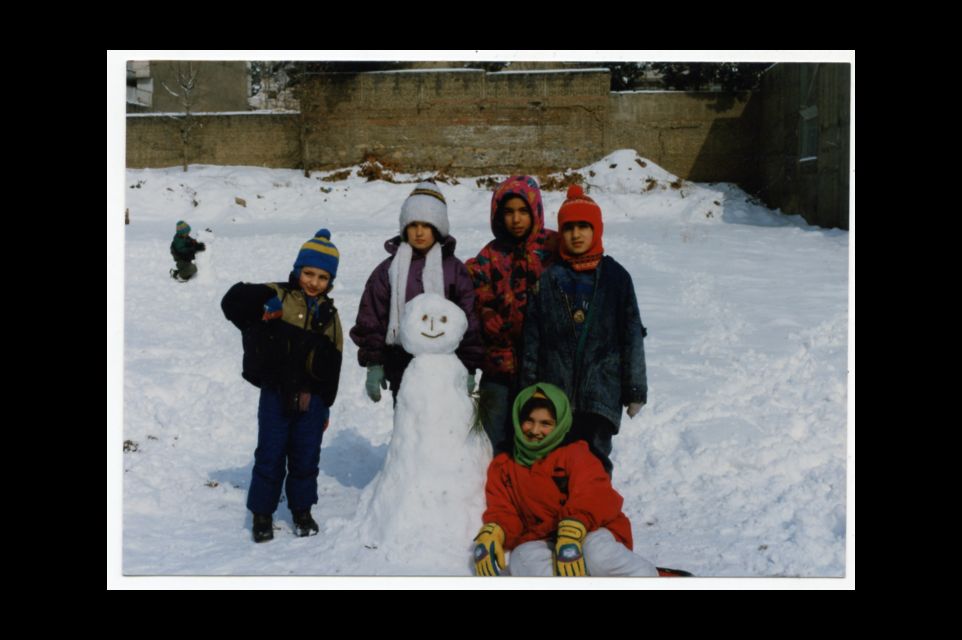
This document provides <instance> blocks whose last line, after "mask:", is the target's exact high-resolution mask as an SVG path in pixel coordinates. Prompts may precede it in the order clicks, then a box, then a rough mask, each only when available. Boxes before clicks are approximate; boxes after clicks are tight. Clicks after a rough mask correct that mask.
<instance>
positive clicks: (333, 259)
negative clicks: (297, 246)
mask: <svg viewBox="0 0 962 640" xmlns="http://www.w3.org/2000/svg"><path fill="white" fill-rule="evenodd" d="M340 259H341V254H340V253H338V251H337V247H335V246H334V243H333V242H331V232H330V231H328V230H327V229H318V231H317V233H315V234H314V237H313V238H311V239H310V240H308V241H307V242H305V243H304V244H303V245H302V246H301V250H300V252H299V253H298V254H297V260H295V261H294V271H295V272H298V273H299V272H300V270H301V269H302V268H303V267H316V268H318V269H324V271H327V272H328V273H329V274H331V279H332V280H333V279H334V277H335V276H337V263H338V262H339V261H340Z"/></svg>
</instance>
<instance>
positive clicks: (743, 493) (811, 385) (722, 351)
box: [108, 151, 854, 577]
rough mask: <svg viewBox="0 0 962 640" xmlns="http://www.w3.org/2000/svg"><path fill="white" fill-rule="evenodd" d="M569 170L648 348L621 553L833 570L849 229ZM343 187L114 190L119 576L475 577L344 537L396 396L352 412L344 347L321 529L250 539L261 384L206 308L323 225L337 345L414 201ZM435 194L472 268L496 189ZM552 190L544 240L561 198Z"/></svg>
mask: <svg viewBox="0 0 962 640" xmlns="http://www.w3.org/2000/svg"><path fill="white" fill-rule="evenodd" d="M642 165H646V166H642ZM579 172H580V173H582V174H583V175H584V176H585V179H586V182H587V184H588V185H589V195H591V196H592V197H593V198H595V199H596V201H597V202H598V203H599V204H600V206H601V208H602V211H603V213H604V218H605V235H604V245H605V248H606V251H607V253H608V254H609V255H611V256H613V257H615V258H616V259H617V260H618V261H619V262H620V263H621V264H622V265H624V266H625V268H626V269H627V270H628V271H629V272H630V273H631V275H632V277H633V279H634V283H635V287H636V292H637V296H638V301H639V305H640V309H641V315H642V319H643V321H644V323H645V325H646V326H647V327H648V331H649V335H648V338H647V340H646V345H645V346H646V352H647V362H648V377H649V394H648V395H649V404H648V406H646V407H645V408H644V410H643V411H642V413H641V415H640V416H638V417H636V418H635V419H634V420H629V419H628V418H627V416H625V417H624V422H623V423H622V430H621V433H620V435H618V436H617V437H616V438H615V440H614V453H613V456H612V459H613V461H614V464H615V472H614V484H615V488H616V489H617V490H618V491H619V492H620V493H621V494H622V495H623V496H624V497H625V513H626V514H627V515H628V517H629V518H630V519H631V522H632V525H633V531H634V538H635V550H636V551H637V552H638V553H639V554H641V555H643V556H645V557H646V558H648V559H650V560H651V561H652V562H654V563H655V564H658V565H660V566H671V567H678V568H684V569H687V570H689V571H692V572H693V573H695V574H696V575H699V576H710V577H716V576H727V577H735V576H752V577H755V576H765V577H782V576H793V577H794V576H798V577H815V576H827V577H837V576H842V575H844V574H845V572H846V564H845V562H846V540H847V539H849V540H851V539H852V535H851V534H853V533H854V532H849V535H847V531H846V447H847V435H846V410H847V402H848V399H847V379H846V369H847V366H848V365H847V354H848V289H849V287H848V274H849V265H848V260H849V247H848V245H849V234H848V232H844V231H839V230H825V229H820V228H816V227H810V226H808V225H806V224H805V223H804V221H803V220H802V219H801V218H799V217H795V216H783V215H780V214H778V213H776V212H773V211H771V210H768V209H766V208H764V207H762V206H759V205H757V204H753V203H752V202H750V201H749V199H748V198H747V196H746V194H745V193H743V192H742V191H741V190H739V189H738V188H737V187H734V186H732V185H727V184H715V185H705V184H692V183H681V184H680V185H679V183H677V182H675V177H674V176H671V175H670V174H668V173H667V172H665V171H664V170H662V169H660V168H659V167H657V166H655V165H654V164H652V163H648V162H646V161H644V160H643V159H639V158H637V157H636V155H635V153H634V152H633V151H621V152H616V153H615V154H612V155H611V156H609V157H607V158H605V159H604V160H602V161H600V162H598V163H596V164H595V165H592V166H590V167H585V168H582V169H580V170H579ZM332 173H333V172H332ZM351 174H352V175H351V177H349V178H347V179H345V180H341V181H336V182H325V181H322V180H321V178H323V177H325V176H327V175H329V174H327V173H314V174H313V175H312V176H311V177H310V178H305V177H304V176H303V174H302V173H301V172H299V171H294V170H268V169H258V168H251V167H216V166H192V167H191V168H190V171H189V172H187V173H184V172H182V171H181V170H180V169H178V168H170V169H159V170H128V171H127V172H126V185H125V195H126V205H125V206H126V207H128V208H129V213H130V225H129V226H127V227H126V238H125V248H126V257H125V288H124V300H125V310H124V313H125V316H124V323H125V324H124V344H123V394H124V399H123V410H124V416H123V440H124V441H125V443H126V444H125V452H124V453H123V455H122V465H123V469H122V471H121V470H120V469H119V468H114V469H111V468H110V459H109V458H108V485H109V484H110V483H112V482H116V483H120V482H121V479H122V486H123V503H122V504H123V515H122V525H123V542H122V544H123V558H122V568H123V573H124V574H125V575H128V576H138V575H203V576H208V575H214V576H221V575H245V576H247V575H271V576H287V575H327V576H342V575H362V576H370V575H398V574H404V575H467V574H468V572H467V566H468V564H467V562H464V563H453V564H452V563H450V562H449V561H448V560H446V558H448V557H450V554H445V553H436V554H432V549H430V548H424V547H422V546H419V545H417V544H416V541H414V542H413V543H412V545H411V548H410V552H409V553H407V554H404V555H403V557H401V556H393V557H386V556H385V555H384V554H382V553H380V551H379V550H378V549H374V548H371V547H373V546H374V545H371V544H366V542H365V541H364V540H360V539H358V536H357V535H356V527H355V526H353V524H354V516H355V511H356V509H357V504H358V500H359V497H360V495H361V494H362V492H363V490H364V488H365V487H366V486H367V485H368V484H369V483H370V482H371V480H372V479H373V478H374V477H375V476H376V474H377V472H378V470H379V469H380V468H381V465H382V464H383V461H384V457H385V455H386V451H387V446H388V442H389V440H390V437H391V429H392V410H391V404H390V400H389V399H388V400H382V401H381V403H379V404H373V403H371V402H370V401H369V400H368V398H367V397H366V395H365V393H364V377H365V371H364V369H362V368H361V367H359V366H358V365H357V353H356V352H357V350H356V348H355V346H354V345H353V343H351V342H350V340H347V341H346V344H345V357H344V367H343V370H342V373H341V383H340V393H339V395H338V398H337V402H336V403H335V405H334V407H333V408H332V413H331V426H330V428H329V429H328V431H327V432H326V434H325V438H324V444H323V448H322V454H321V475H320V478H319V495H320V501H319V503H318V504H317V505H316V506H315V507H314V511H313V512H314V516H315V519H316V520H317V521H318V523H319V524H320V527H321V535H319V536H316V537H311V538H296V537H294V536H293V535H292V534H291V532H290V531H291V526H292V525H291V520H290V512H289V511H288V510H287V508H286V506H285V504H284V503H283V502H282V503H281V506H280V508H279V509H278V512H277V513H276V514H275V523H276V525H277V526H279V527H280V530H278V531H276V532H275V539H274V540H273V541H272V542H270V543H267V544H260V545H255V544H253V543H252V542H251V538H250V527H251V517H250V514H249V513H248V512H247V511H246V508H245V501H246V494H247V488H248V485H249V482H250V474H251V467H252V465H253V453H254V448H255V445H256V438H257V426H256V413H257V400H258V390H257V389H255V388H254V387H252V386H251V385H249V384H248V383H246V382H244V381H243V380H242V378H241V377H240V364H241V341H240V335H239V332H238V331H237V330H236V329H235V328H234V327H233V326H232V325H231V324H230V323H229V322H227V321H226V320H225V319H224V317H223V314H222V313H221V310H220V300H221V297H222V296H223V295H224V293H225V292H226V291H227V289H228V288H229V287H230V286H231V285H232V284H234V283H235V282H238V281H247V282H267V281H279V280H286V278H287V274H288V272H289V271H290V268H291V264H292V262H293V260H294V257H295V255H296V254H297V251H298V249H299V248H300V245H301V244H302V243H303V242H305V241H306V240H307V239H308V238H310V237H311V236H312V235H313V233H314V231H315V230H317V229H318V228H320V227H327V228H329V229H331V231H332V232H333V235H332V238H331V240H332V241H333V242H334V243H335V244H336V245H337V247H338V249H339V250H340V253H341V263H340V267H339V272H338V278H337V281H336V283H335V289H334V291H333V293H332V296H333V298H334V299H335V301H336V304H337V306H338V308H339V311H340V314H341V319H342V322H343V323H344V328H345V331H347V330H349V329H350V327H351V326H352V325H353V323H354V319H355V317H356V313H357V306H358V301H359V298H360V295H361V292H362V290H363V287H364V284H365V282H366V280H367V277H368V275H369V274H370V273H371V271H372V269H374V267H375V266H376V265H377V264H378V263H379V262H380V261H381V260H383V259H384V258H385V257H386V255H387V254H386V253H385V251H384V249H383V244H384V241H385V240H386V239H388V238H389V237H391V236H393V235H396V234H397V233H398V214H399V211H400V206H401V203H402V202H403V201H404V198H405V197H406V196H407V194H408V193H409V192H410V190H411V189H412V185H410V184H391V183H388V182H383V181H376V182H367V181H365V179H364V178H360V177H357V176H356V175H354V174H356V171H352V172H351ZM415 177H417V176H399V178H410V179H412V180H413V179H414V178H415ZM672 183H675V184H674V186H672ZM440 186H441V189H442V191H443V192H444V193H445V195H446V197H447V199H448V210H449V215H450V220H451V234H452V235H453V236H454V237H455V238H457V241H458V249H457V255H458V257H460V258H461V259H462V260H466V259H468V258H469V257H471V256H474V255H475V254H476V253H477V252H478V250H479V249H480V248H481V247H482V246H483V245H484V244H485V243H486V242H488V241H489V240H490V237H491V232H490V226H489V203H490V193H491V190H490V188H489V187H480V186H478V184H477V183H476V180H475V179H474V178H471V179H462V180H461V183H460V184H458V185H449V184H441V185H440ZM679 186H680V188H678V187H679ZM544 196H545V197H544V200H545V206H546V217H547V220H548V226H549V227H551V228H556V224H555V221H556V214H557V210H558V207H559V206H560V204H561V203H562V201H563V200H564V192H563V191H552V192H545V194H544ZM240 201H243V203H244V204H240V203H239V202H240ZM245 205H246V206H245ZM179 219H185V220H187V221H188V222H189V223H190V224H191V226H192V227H193V230H194V233H193V235H194V236H195V237H198V238H200V239H201V240H204V241H206V242H207V246H208V251H207V252H206V253H202V254H199V255H198V260H197V265H198V267H199V275H198V277H197V278H196V279H195V280H194V281H191V282H189V283H187V284H179V283H176V282H174V281H173V280H171V279H170V277H169V276H168V270H169V269H170V268H171V267H172V266H173V262H172V259H171V257H170V254H169V251H168V248H169V244H170V241H171V238H172V236H173V233H174V223H175V222H176V221H177V220H179ZM208 228H209V229H211V230H212V232H207V231H205V229H208ZM109 268H110V265H109V264H108V269H109ZM109 391H110V390H109V389H108V392H109ZM389 397H390V396H389V395H388V398H389ZM108 404H109V397H108ZM852 428H854V426H853V427H852ZM118 434H119V429H118V430H115V431H113V432H110V431H108V436H110V435H114V436H116V435H118ZM120 444H121V443H120V441H119V440H117V438H116V437H114V438H113V439H112V440H111V439H110V438H108V445H109V446H111V447H117V448H119V447H120ZM851 453H852V456H853V457H852V458H851V460H852V464H854V452H851ZM108 502H109V501H108ZM852 508H854V507H852ZM480 524H481V522H480V514H479V520H478V525H479V526H480ZM467 542H468V541H466V544H467ZM108 554H109V550H108Z"/></svg>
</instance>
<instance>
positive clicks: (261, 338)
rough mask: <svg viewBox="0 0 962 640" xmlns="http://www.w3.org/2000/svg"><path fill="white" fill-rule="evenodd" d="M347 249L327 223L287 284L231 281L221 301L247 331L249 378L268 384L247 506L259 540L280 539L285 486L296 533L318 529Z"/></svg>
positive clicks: (264, 386) (308, 245) (246, 370)
mask: <svg viewBox="0 0 962 640" xmlns="http://www.w3.org/2000/svg"><path fill="white" fill-rule="evenodd" d="M339 260H340V255H339V253H338V251H337V247H335V246H334V244H333V243H332V242H331V232H330V231H328V230H327V229H321V230H319V231H318V232H317V234H315V237H314V238H312V239H311V240H308V241H307V242H306V243H304V245H303V246H302V247H301V250H300V252H299V253H298V254H297V260H295V262H294V270H293V271H292V272H291V274H290V277H289V278H288V281H287V282H286V283H268V284H246V283H241V282H239V283H237V284H235V285H234V286H233V287H231V289H230V291H228V292H227V295H225V296H224V299H223V301H221V308H222V309H223V310H224V315H225V316H227V319H228V320H230V321H231V322H233V323H234V324H235V325H236V326H237V328H238V329H240V330H241V336H242V338H243V344H244V371H243V376H244V379H245V380H247V381H248V382H250V383H251V384H254V385H255V386H257V387H259V388H260V390H261V397H260V405H259V407H258V409H257V423H258V432H257V450H256V451H255V452H254V470H253V474H252V478H251V486H250V491H248V494H247V508H248V509H250V511H251V512H252V513H253V514H254V525H253V537H254V542H266V541H268V540H272V539H273V538H274V529H273V514H274V511H276V510H277V505H278V502H279V501H280V496H281V489H282V488H283V487H284V486H285V475H286V490H287V505H288V507H290V510H291V513H292V515H293V520H294V535H296V536H299V537H303V536H312V535H316V534H317V532H318V530H319V529H318V526H317V522H315V521H314V519H313V518H312V517H311V507H312V506H313V505H314V504H316V503H317V476H318V474H319V464H320V457H321V439H322V438H323V435H324V430H325V429H326V428H327V422H328V416H329V414H330V407H331V405H332V404H333V403H334V398H335V396H336V395H337V386H338V378H339V377H340V373H341V353H342V350H343V342H344V336H343V332H342V330H341V320H340V318H339V317H338V313H337V309H335V308H334V301H333V300H331V298H330V297H328V294H329V293H330V291H331V286H332V284H333V282H334V278H335V277H336V276H337V265H338V262H339Z"/></svg>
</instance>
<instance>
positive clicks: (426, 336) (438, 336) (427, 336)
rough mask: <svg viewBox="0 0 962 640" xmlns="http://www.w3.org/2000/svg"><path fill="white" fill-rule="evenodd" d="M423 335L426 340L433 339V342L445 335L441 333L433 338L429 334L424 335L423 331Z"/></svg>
mask: <svg viewBox="0 0 962 640" xmlns="http://www.w3.org/2000/svg"><path fill="white" fill-rule="evenodd" d="M421 335H422V336H424V337H425V338H431V339H432V340H435V339H437V338H440V337H441V336H443V335H444V332H443V331H442V332H441V333H439V334H437V335H434V336H431V335H428V334H426V333H424V332H423V331H422V332H421Z"/></svg>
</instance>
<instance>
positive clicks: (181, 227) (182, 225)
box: [177, 220, 190, 236]
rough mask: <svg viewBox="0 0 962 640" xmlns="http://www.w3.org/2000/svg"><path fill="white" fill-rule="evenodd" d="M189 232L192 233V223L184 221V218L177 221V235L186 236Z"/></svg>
mask: <svg viewBox="0 0 962 640" xmlns="http://www.w3.org/2000/svg"><path fill="white" fill-rule="evenodd" d="M188 233H190V225H189V224H187V223H186V222H184V221H183V220H178V221H177V235H179V236H186V235H187V234H188Z"/></svg>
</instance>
